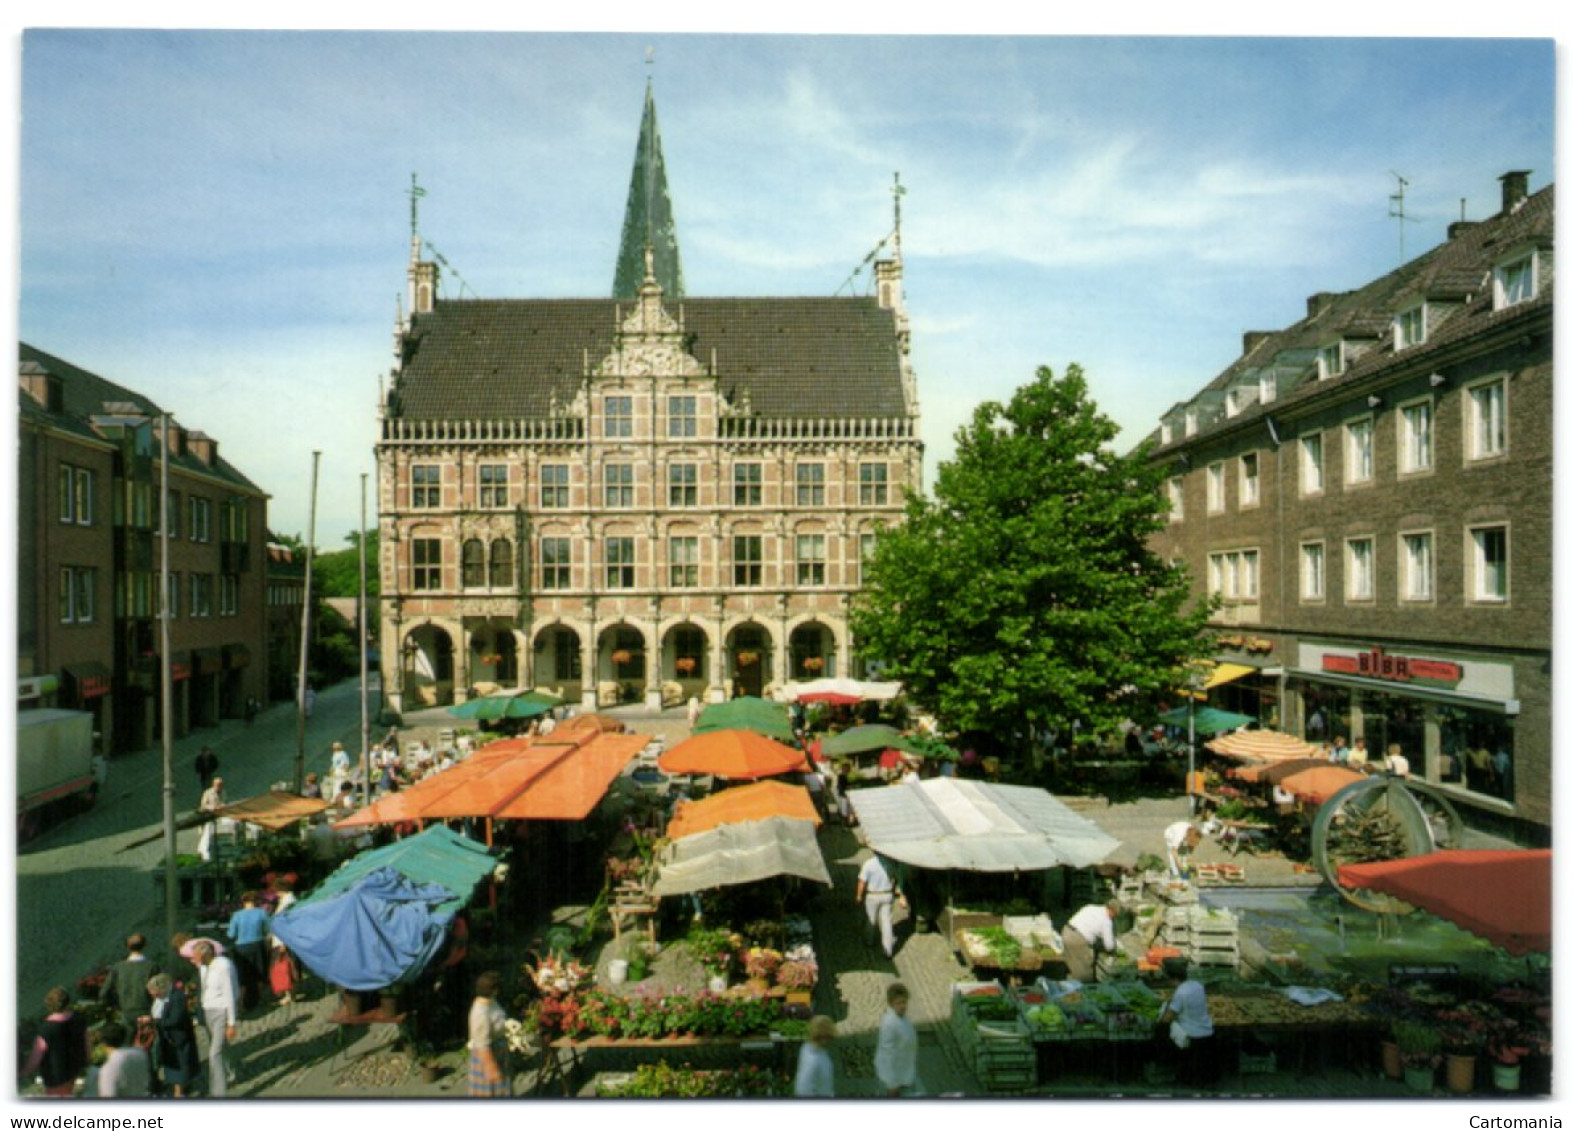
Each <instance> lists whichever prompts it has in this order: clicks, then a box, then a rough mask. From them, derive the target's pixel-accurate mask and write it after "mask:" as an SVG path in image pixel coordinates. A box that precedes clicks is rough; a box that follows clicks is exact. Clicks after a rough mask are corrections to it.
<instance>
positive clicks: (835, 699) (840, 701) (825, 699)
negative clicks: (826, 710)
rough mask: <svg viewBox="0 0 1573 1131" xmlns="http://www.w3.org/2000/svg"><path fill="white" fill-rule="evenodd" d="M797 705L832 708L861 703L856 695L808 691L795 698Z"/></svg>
mask: <svg viewBox="0 0 1573 1131" xmlns="http://www.w3.org/2000/svg"><path fill="white" fill-rule="evenodd" d="M797 701H798V702H799V703H829V704H830V705H831V706H833V707H851V706H852V705H854V704H856V703H861V702H863V700H862V699H860V698H859V697H858V696H856V695H843V694H842V693H841V692H839V691H809V692H806V693H804V694H802V695H799V696H798V697H797Z"/></svg>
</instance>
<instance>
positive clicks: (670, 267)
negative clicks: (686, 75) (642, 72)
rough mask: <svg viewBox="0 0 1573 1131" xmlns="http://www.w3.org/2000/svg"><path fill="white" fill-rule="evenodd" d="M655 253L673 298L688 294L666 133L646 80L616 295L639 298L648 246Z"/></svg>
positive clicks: (663, 282)
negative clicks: (674, 212) (669, 188)
mask: <svg viewBox="0 0 1573 1131" xmlns="http://www.w3.org/2000/svg"><path fill="white" fill-rule="evenodd" d="M646 244H649V245H650V247H651V249H652V250H653V251H654V253H655V281H656V282H658V283H660V284H661V290H662V291H663V292H665V297H666V298H668V299H673V298H682V297H683V262H682V258H681V256H680V255H679V254H678V251H677V223H676V221H675V220H673V218H672V197H671V194H670V193H669V192H668V191H667V188H666V163H665V161H664V160H663V159H662V157H661V133H660V131H659V130H658V129H657V128H656V124H655V92H654V90H653V89H652V87H651V85H650V84H649V83H648V82H647V83H646V84H645V94H644V118H643V119H642V120H641V121H640V123H639V148H638V149H637V150H636V151H635V153H634V175H633V179H632V180H631V181H630V182H629V185H628V207H627V210H626V211H625V212H624V215H623V242H622V247H620V248H619V249H618V252H617V278H616V281H615V282H613V284H612V297H613V298H618V299H633V298H637V297H639V287H640V284H642V283H643V282H644V279H645V245H646Z"/></svg>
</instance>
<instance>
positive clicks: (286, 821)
mask: <svg viewBox="0 0 1573 1131" xmlns="http://www.w3.org/2000/svg"><path fill="white" fill-rule="evenodd" d="M327 807H328V802H326V801H324V800H322V798H320V797H301V796H300V795H299V794H295V793H286V792H284V791H283V790H275V791H273V792H271V793H263V794H260V795H258V796H256V797H249V798H247V799H246V800H245V801H237V802H235V804H233V805H226V806H224V807H223V808H222V809H219V810H216V811H215V812H214V814H213V815H214V816H215V817H230V818H233V819H234V820H237V821H245V822H246V823H248V824H252V825H260V826H262V827H263V828H265V829H270V830H273V831H275V832H276V831H277V830H279V829H283V828H288V827H289V826H290V825H293V824H294V823H295V822H296V821H303V820H305V819H306V818H307V817H310V816H313V815H315V814H317V813H320V812H322V811H323V810H324V809H326V808H327Z"/></svg>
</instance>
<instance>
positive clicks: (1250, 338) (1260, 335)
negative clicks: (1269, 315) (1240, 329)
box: [1245, 330, 1274, 357]
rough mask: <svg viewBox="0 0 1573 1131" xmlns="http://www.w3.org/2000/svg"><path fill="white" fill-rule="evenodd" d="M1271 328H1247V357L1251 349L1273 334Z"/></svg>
mask: <svg viewBox="0 0 1573 1131" xmlns="http://www.w3.org/2000/svg"><path fill="white" fill-rule="evenodd" d="M1273 333H1274V332H1273V331H1272V330H1247V331H1246V332H1245V356H1246V357H1249V356H1250V355H1251V351H1252V350H1254V349H1255V348H1256V347H1257V346H1259V345H1261V344H1262V343H1263V342H1265V341H1266V340H1267V339H1268V338H1270V337H1272V336H1273Z"/></svg>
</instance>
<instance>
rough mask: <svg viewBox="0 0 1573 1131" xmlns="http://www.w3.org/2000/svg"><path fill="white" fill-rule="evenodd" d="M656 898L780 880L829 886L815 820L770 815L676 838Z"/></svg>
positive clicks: (665, 852)
mask: <svg viewBox="0 0 1573 1131" xmlns="http://www.w3.org/2000/svg"><path fill="white" fill-rule="evenodd" d="M658 867H659V874H658V875H657V877H656V881H655V886H654V889H653V890H654V892H655V894H656V895H683V894H685V893H687V892H693V891H709V890H711V889H713V888H718V887H725V886H728V885H731V884H746V883H752V882H754V881H755V880H768V879H772V878H773V877H776V876H799V877H801V878H803V879H805V880H814V881H815V882H817V883H821V884H824V885H826V886H827V887H828V886H829V885H830V870H829V869H828V868H826V867H825V857H824V854H823V853H821V852H820V851H819V841H818V840H817V839H816V837H815V835H814V824H813V822H812V821H799V820H794V819H792V818H790V817H768V818H766V819H765V820H763V821H749V822H747V823H746V824H741V825H720V826H718V827H716V828H713V829H710V830H709V831H708V832H702V833H695V834H694V835H693V836H687V837H684V838H683V839H682V840H674V841H672V842H671V843H670V844H669V845H667V846H666V848H665V849H663V850H662V854H661V857H660V860H659V864H658Z"/></svg>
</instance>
